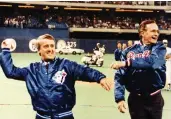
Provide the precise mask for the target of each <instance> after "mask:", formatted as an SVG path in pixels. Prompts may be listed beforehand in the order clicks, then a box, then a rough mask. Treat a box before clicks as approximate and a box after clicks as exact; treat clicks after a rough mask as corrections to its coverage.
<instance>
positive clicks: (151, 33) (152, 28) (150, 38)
mask: <svg viewBox="0 0 171 119" xmlns="http://www.w3.org/2000/svg"><path fill="white" fill-rule="evenodd" d="M158 37H159V28H158V26H157V24H156V23H151V24H147V25H146V30H144V31H143V32H142V40H143V42H145V43H146V44H151V43H156V42H157V40H158Z"/></svg>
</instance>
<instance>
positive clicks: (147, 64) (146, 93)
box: [111, 20, 166, 119]
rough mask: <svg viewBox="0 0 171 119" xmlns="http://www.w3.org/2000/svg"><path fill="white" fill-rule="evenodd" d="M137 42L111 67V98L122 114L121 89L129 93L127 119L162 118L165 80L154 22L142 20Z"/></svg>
mask: <svg viewBox="0 0 171 119" xmlns="http://www.w3.org/2000/svg"><path fill="white" fill-rule="evenodd" d="M139 36H140V38H141V44H135V45H134V46H132V47H128V48H127V49H126V50H124V51H123V52H122V55H121V61H116V62H114V63H113V64H112V65H111V68H113V69H117V72H116V73H115V86H114V87H115V94H114V95H115V101H116V103H117V104H118V109H119V111H120V112H122V113H125V110H126V104H125V96H124V95H125V88H126V89H127V90H128V91H129V92H130V94H129V97H128V107H129V113H130V116H131V119H162V111H163V106H164V100H163V97H162V95H161V89H162V88H164V86H165V82H166V73H165V72H166V67H165V54H166V48H165V46H164V45H163V43H158V42H157V40H158V37H159V29H158V26H157V24H156V22H155V21H153V20H146V21H143V22H142V23H141V25H140V28H139Z"/></svg>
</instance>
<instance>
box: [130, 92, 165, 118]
mask: <svg viewBox="0 0 171 119" xmlns="http://www.w3.org/2000/svg"><path fill="white" fill-rule="evenodd" d="M163 106H164V100H163V97H162V95H161V92H159V93H157V94H155V95H153V96H139V95H137V94H132V93H130V95H129V97H128V107H129V113H130V116H131V119H162V112H163Z"/></svg>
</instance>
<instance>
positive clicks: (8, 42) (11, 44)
mask: <svg viewBox="0 0 171 119" xmlns="http://www.w3.org/2000/svg"><path fill="white" fill-rule="evenodd" d="M1 48H9V49H10V51H14V50H15V49H16V42H15V40H14V39H12V38H8V39H5V40H4V41H2V43H1Z"/></svg>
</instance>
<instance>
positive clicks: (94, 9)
mask: <svg viewBox="0 0 171 119" xmlns="http://www.w3.org/2000/svg"><path fill="white" fill-rule="evenodd" d="M64 10H85V11H102V9H96V8H93V9H92V8H72V7H71V8H70V7H65V8H64Z"/></svg>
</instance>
